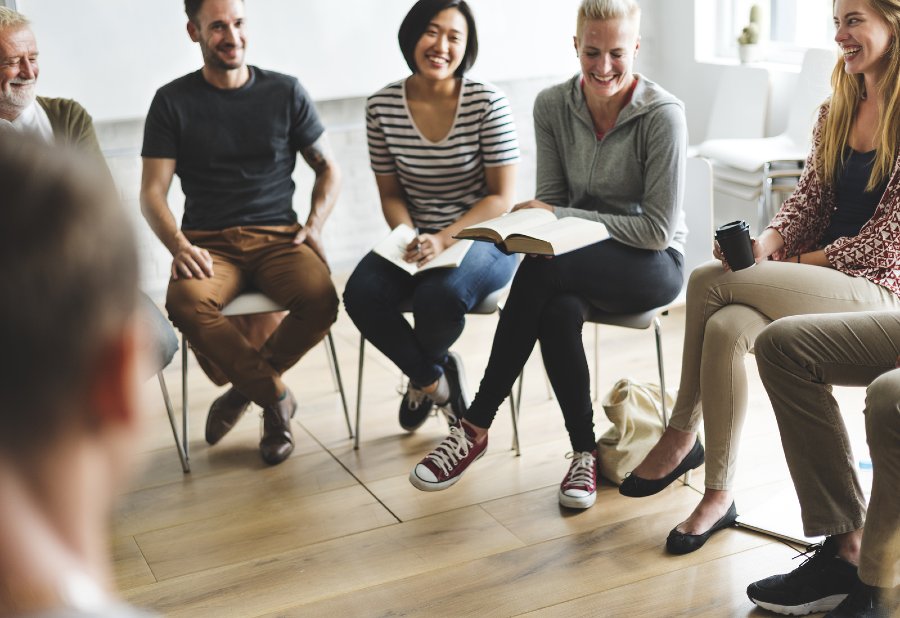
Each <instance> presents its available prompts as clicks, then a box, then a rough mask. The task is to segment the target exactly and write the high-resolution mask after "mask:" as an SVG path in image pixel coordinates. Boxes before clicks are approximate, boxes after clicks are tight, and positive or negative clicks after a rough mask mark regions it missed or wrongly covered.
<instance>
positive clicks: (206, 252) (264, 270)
mask: <svg viewBox="0 0 900 618" xmlns="http://www.w3.org/2000/svg"><path fill="white" fill-rule="evenodd" d="M185 12H186V13H187V15H188V25H187V29H188V34H189V35H190V37H191V40H193V41H194V42H196V43H198V44H199V45H200V50H201V52H202V54H203V68H202V69H200V70H199V71H196V72H194V73H190V74H188V75H185V76H184V77H181V78H178V79H176V80H175V81H173V82H171V83H169V84H167V85H165V86H163V87H162V88H160V89H159V90H158V91H157V93H156V96H155V97H154V99H153V103H152V104H151V106H150V111H149V112H148V114H147V122H146V125H145V128H144V146H143V150H142V152H141V155H142V157H143V161H144V169H143V178H142V182H141V207H142V210H143V213H144V216H145V217H146V219H147V221H148V222H149V223H150V226H151V227H152V228H153V231H154V232H155V233H156V235H157V236H158V237H159V239H160V240H161V241H162V242H163V244H164V245H165V246H166V248H167V249H168V250H169V251H170V252H171V253H172V257H173V261H172V279H171V281H170V283H169V290H168V295H167V299H166V308H167V309H168V311H169V316H170V317H171V319H172V321H173V322H174V323H175V325H176V326H178V328H180V329H181V331H182V332H183V333H184V334H185V335H186V337H187V339H188V341H190V343H191V345H192V346H193V347H194V348H196V350H197V351H199V352H200V353H202V354H203V355H204V356H206V357H207V358H208V359H209V360H210V361H212V363H214V364H215V365H216V366H217V367H218V368H219V369H221V371H222V372H223V373H224V374H225V375H226V376H227V377H228V379H229V380H230V381H231V384H232V386H231V388H230V389H229V390H228V391H227V392H226V393H225V394H224V395H222V396H221V397H219V398H218V399H217V400H216V401H215V402H213V404H212V406H211V407H210V411H209V416H208V418H207V422H206V440H207V442H209V443H210V444H215V443H216V442H218V441H219V440H220V439H221V438H222V437H223V436H224V435H225V434H226V433H227V432H228V430H230V429H231V428H232V427H233V426H234V424H235V423H236V422H237V420H238V418H240V416H241V414H243V413H244V411H246V410H247V408H248V407H249V405H250V402H255V403H257V404H258V405H260V406H261V407H262V408H263V437H262V439H261V441H260V453H261V455H262V457H263V459H264V460H265V461H266V462H267V463H270V464H277V463H280V462H282V461H284V459H285V458H287V457H288V455H290V453H291V451H292V450H293V448H294V442H293V437H292V435H291V428H290V420H291V417H292V416H293V414H294V411H295V410H296V407H297V403H296V401H295V400H294V397H293V395H292V394H291V392H290V391H289V390H288V388H287V387H286V386H285V385H284V383H283V382H282V381H281V377H280V376H281V374H282V373H283V372H284V371H285V370H287V369H288V368H289V367H291V366H293V365H294V363H296V362H297V361H298V360H299V359H300V357H301V356H303V354H304V353H306V351H307V350H309V349H310V348H312V347H313V346H314V345H316V344H317V343H318V342H319V341H321V340H322V338H323V337H324V336H325V335H326V334H327V332H328V329H329V328H330V327H331V324H332V323H333V322H334V320H335V318H336V316H337V307H338V298H337V294H336V292H335V289H334V285H333V283H332V281H331V277H330V274H329V270H328V266H327V264H326V261H325V254H324V251H323V248H322V242H321V232H322V226H323V224H324V221H325V219H326V218H327V217H328V214H329V213H330V212H331V209H332V208H333V207H334V202H335V200H336V198H337V194H338V191H339V187H340V173H339V170H338V168H337V166H336V164H335V162H334V159H333V157H332V155H331V152H330V149H329V147H328V143H327V140H326V137H325V129H324V127H323V126H322V123H321V122H320V120H319V117H318V114H317V113H316V110H315V107H314V106H313V103H312V101H311V100H310V98H309V95H308V94H307V93H306V91H305V90H304V89H303V87H302V86H301V85H300V83H299V82H298V81H297V80H296V79H295V78H293V77H290V76H287V75H282V74H280V73H274V72H272V71H265V70H262V69H259V68H257V67H254V66H249V65H247V64H246V63H245V61H244V51H245V48H246V44H247V36H246V31H245V21H244V3H243V1H242V0H185ZM298 151H299V152H300V154H301V155H302V156H303V159H304V160H305V161H306V162H307V164H309V166H310V167H311V168H312V169H313V171H314V172H315V174H316V181H315V184H314V186H313V191H312V199H311V204H310V212H309V217H308V218H307V220H306V224H305V225H300V224H299V223H298V221H297V214H296V213H295V212H294V209H293V193H294V182H293V180H292V179H291V174H292V173H293V170H294V165H295V163H296V158H297V156H296V155H297V152H298ZM175 174H178V177H179V179H180V180H181V187H182V189H183V191H184V195H185V206H184V218H183V219H182V222H181V228H180V229H179V227H178V225H177V223H176V221H175V218H174V217H173V215H172V211H171V209H170V208H169V204H168V202H167V194H168V192H169V187H170V185H171V183H172V177H173V176H174V175H175ZM250 286H252V287H253V288H255V289H257V290H259V291H261V292H263V293H264V294H266V295H267V296H269V297H270V298H272V299H273V300H274V301H275V302H277V303H279V304H281V305H283V306H284V307H287V308H288V310H289V311H290V313H289V314H288V316H287V317H286V318H285V319H284V320H283V321H282V323H281V324H280V325H279V326H278V328H277V329H276V330H275V331H274V333H272V335H271V337H269V339H268V340H267V341H266V343H265V344H264V345H263V346H262V348H261V349H259V350H257V349H256V348H255V347H254V346H252V345H251V344H250V343H249V342H248V340H247V338H246V337H245V336H244V335H243V334H242V333H241V332H240V331H239V330H238V329H237V328H236V327H235V326H234V325H233V324H232V323H230V322H229V321H228V320H227V319H226V318H225V317H224V316H222V313H221V308H222V307H223V306H225V305H227V304H228V302H229V301H231V300H232V299H233V298H234V297H235V296H237V295H238V294H240V293H241V292H242V291H243V290H245V289H246V288H247V287H250Z"/></svg>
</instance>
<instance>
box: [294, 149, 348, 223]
mask: <svg viewBox="0 0 900 618" xmlns="http://www.w3.org/2000/svg"><path fill="white" fill-rule="evenodd" d="M300 154H301V155H302V156H303V159H304V160H305V161H306V163H307V164H308V165H309V167H310V168H312V170H313V172H315V174H316V181H315V183H314V184H313V189H312V196H311V198H310V207H309V217H308V218H307V220H306V224H307V225H308V226H314V227H321V226H322V225H323V224H324V223H325V220H326V219H328V216H329V215H330V214H331V211H332V210H334V205H335V203H336V202H337V198H338V195H339V194H340V192H341V172H340V169H338V166H337V164H336V163H335V162H334V158H333V157H332V155H331V147H330V146H329V144H328V138H327V136H325V135H322V137H320V138H319V139H318V140H316V142H315V143H314V144H312V145H310V146H307V147H306V148H304V149H302V150H301V151H300Z"/></svg>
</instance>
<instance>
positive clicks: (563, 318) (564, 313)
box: [540, 294, 586, 341]
mask: <svg viewBox="0 0 900 618" xmlns="http://www.w3.org/2000/svg"><path fill="white" fill-rule="evenodd" d="M585 310H586V303H585V301H584V300H583V299H581V298H580V297H578V296H575V295H574V294H563V295H560V296H554V297H553V298H552V299H550V300H549V301H548V302H547V304H546V305H545V306H544V311H543V312H542V313H541V326H540V329H541V333H540V334H541V339H542V341H543V340H544V339H545V338H546V337H547V336H550V337H552V338H556V337H557V336H558V334H559V333H560V332H561V331H568V332H572V331H574V332H577V333H579V335H580V333H581V328H582V326H583V325H584V317H585Z"/></svg>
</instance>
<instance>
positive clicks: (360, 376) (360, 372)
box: [353, 335, 366, 450]
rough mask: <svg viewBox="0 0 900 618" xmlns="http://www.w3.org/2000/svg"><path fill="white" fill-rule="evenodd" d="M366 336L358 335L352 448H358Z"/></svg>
mask: <svg viewBox="0 0 900 618" xmlns="http://www.w3.org/2000/svg"><path fill="white" fill-rule="evenodd" d="M365 351H366V338H365V337H363V336H362V335H360V336H359V368H358V369H357V372H356V435H355V436H354V438H353V449H354V450H359V411H360V408H362V385H363V381H362V380H363V361H364V360H365Z"/></svg>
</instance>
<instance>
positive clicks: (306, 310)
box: [291, 279, 341, 330]
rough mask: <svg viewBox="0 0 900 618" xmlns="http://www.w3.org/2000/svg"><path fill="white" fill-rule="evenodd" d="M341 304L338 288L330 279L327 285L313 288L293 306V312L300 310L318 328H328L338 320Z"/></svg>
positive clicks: (306, 319)
mask: <svg viewBox="0 0 900 618" xmlns="http://www.w3.org/2000/svg"><path fill="white" fill-rule="evenodd" d="M340 304H341V301H340V299H339V298H338V295H337V290H336V289H335V288H334V284H333V283H332V282H331V279H328V282H327V285H322V286H320V287H318V288H316V289H314V290H311V291H310V293H309V295H308V296H306V297H305V298H303V300H302V301H301V302H300V303H299V304H296V305H294V306H292V307H291V313H294V312H295V311H296V312H298V313H299V314H300V315H302V316H303V320H304V321H305V322H308V323H309V324H310V325H311V326H312V327H313V328H314V329H316V330H328V329H329V328H331V325H332V324H334V323H335V321H336V320H337V314H338V308H339V306H340Z"/></svg>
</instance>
